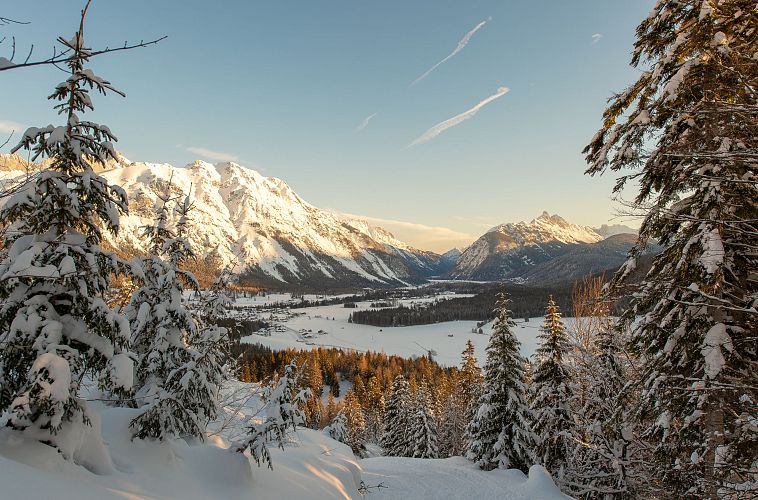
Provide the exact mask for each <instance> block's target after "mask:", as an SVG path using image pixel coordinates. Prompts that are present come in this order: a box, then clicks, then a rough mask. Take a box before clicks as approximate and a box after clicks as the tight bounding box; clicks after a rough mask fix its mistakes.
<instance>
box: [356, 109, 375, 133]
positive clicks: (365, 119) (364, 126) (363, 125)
mask: <svg viewBox="0 0 758 500" xmlns="http://www.w3.org/2000/svg"><path fill="white" fill-rule="evenodd" d="M376 115H377V113H374V114H373V115H368V116H367V117H366V118H364V119H363V121H362V122H361V124H360V125H358V128H356V129H355V131H356V132H360V131H361V130H363V129H364V128H366V127H367V126H368V122H370V121H371V119H372V118H373V117H375V116H376Z"/></svg>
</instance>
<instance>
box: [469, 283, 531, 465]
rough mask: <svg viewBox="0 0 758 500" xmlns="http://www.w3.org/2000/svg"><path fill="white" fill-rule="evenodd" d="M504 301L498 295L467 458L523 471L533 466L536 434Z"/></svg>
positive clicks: (521, 366) (520, 358)
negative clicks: (533, 429)
mask: <svg viewBox="0 0 758 500" xmlns="http://www.w3.org/2000/svg"><path fill="white" fill-rule="evenodd" d="M508 302H509V301H508V298H507V297H506V296H505V295H504V294H500V295H499V296H498V300H497V303H496V309H495V312H496V315H497V317H496V319H495V323H494V325H493V327H492V335H491V336H490V342H489V345H488V346H487V361H486V363H485V365H484V385H483V387H482V394H481V396H480V397H479V403H478V408H477V411H476V414H475V415H474V419H473V420H472V421H471V422H470V424H469V427H468V436H469V439H470V442H469V445H468V450H467V452H466V457H467V458H468V459H469V460H473V461H474V462H475V463H476V464H477V465H478V466H479V467H480V468H482V469H485V470H491V469H495V468H498V467H501V468H515V469H521V470H523V471H526V470H527V469H528V468H529V467H530V466H531V465H532V464H533V463H534V458H533V449H534V434H533V433H532V430H531V429H530V427H529V422H530V420H531V415H530V411H529V407H528V403H527V397H526V387H525V385H524V363H525V362H526V361H525V360H524V359H523V358H522V357H521V354H519V345H520V344H519V341H518V339H516V336H515V335H514V333H513V327H514V326H515V324H514V322H513V320H512V319H511V313H510V311H509V310H508Z"/></svg>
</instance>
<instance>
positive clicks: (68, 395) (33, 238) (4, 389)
mask: <svg viewBox="0 0 758 500" xmlns="http://www.w3.org/2000/svg"><path fill="white" fill-rule="evenodd" d="M85 14H86V8H85V10H83V11H82V15H81V22H80V24H79V29H78V31H77V32H76V33H75V34H74V36H73V37H72V38H71V39H65V38H63V37H61V38H59V39H58V42H59V43H60V44H62V45H63V50H65V51H66V52H67V53H68V54H69V57H67V59H66V60H65V67H66V72H67V73H68V75H69V76H68V78H67V79H66V80H65V81H64V82H62V83H60V84H58V85H57V86H56V87H55V90H54V91H53V93H52V94H51V95H50V96H49V99H50V100H52V101H55V102H57V103H58V104H56V105H55V106H54V108H55V110H56V111H57V112H58V114H59V115H61V116H62V117H63V119H64V120H65V123H64V124H63V125H61V126H53V125H49V126H47V127H42V128H36V127H32V128H29V129H27V130H26V132H25V133H24V135H23V137H22V139H21V142H20V143H19V144H18V145H17V146H16V147H15V148H13V150H12V152H16V151H18V150H19V149H22V148H23V149H27V150H29V151H30V154H31V159H32V161H35V160H37V159H41V158H45V157H47V158H50V160H51V163H50V165H49V167H48V168H47V169H45V170H43V171H41V172H40V173H39V175H37V176H35V178H34V179H33V180H32V181H31V182H30V183H28V184H26V185H25V186H23V188H22V189H20V190H19V191H18V192H16V193H15V194H14V195H13V196H11V197H10V199H8V200H7V203H6V204H5V205H4V206H3V208H2V210H1V211H0V219H2V221H3V224H4V225H6V231H4V235H3V238H4V240H3V247H4V249H5V251H4V252H3V253H4V258H3V260H2V262H0V344H1V345H2V349H0V412H2V420H3V421H5V422H7V425H9V426H10V427H12V428H14V429H18V430H24V431H26V432H27V433H28V434H29V435H30V436H34V437H36V438H38V439H39V440H40V441H43V442H45V443H48V444H50V445H52V446H56V447H58V449H59V450H60V451H61V453H62V454H63V455H64V456H65V457H67V458H70V457H71V454H72V452H73V450H71V449H69V448H67V447H64V446H63V444H62V442H61V441H59V440H58V439H57V436H59V435H60V434H62V433H63V434H65V430H66V429H69V428H72V427H74V426H76V425H77V424H88V423H89V419H88V416H87V409H86V405H85V403H84V401H83V400H81V399H80V398H79V385H80V382H81V380H82V378H83V376H84V374H85V373H87V374H90V375H92V376H94V377H95V378H96V379H97V381H98V384H99V386H100V389H101V390H103V391H108V392H111V393H125V392H126V391H128V390H130V388H131V384H132V361H131V356H130V354H129V352H128V349H129V325H128V323H127V321H126V319H125V318H123V317H122V316H120V315H119V314H117V313H116V312H114V311H113V310H111V309H110V308H109V307H108V305H107V304H106V301H105V297H106V294H107V293H108V290H109V283H110V278H111V275H112V274H113V273H115V272H117V271H119V270H122V269H123V268H122V267H120V264H119V261H117V259H116V257H115V256H114V255H112V254H110V253H107V252H105V251H103V250H102V248H101V247H100V243H101V241H102V231H103V229H104V230H105V231H107V232H109V233H111V234H113V235H115V234H116V233H117V232H118V229H119V215H120V214H122V213H125V212H126V210H127V199H126V194H125V193H124V191H123V190H122V189H120V188H119V187H117V186H111V185H109V184H108V182H107V181H106V180H105V178H103V177H102V176H100V175H98V174H96V173H95V172H94V170H93V166H94V165H95V164H104V163H105V162H106V161H108V160H110V159H115V158H116V156H117V155H116V151H115V149H114V147H113V142H114V141H115V140H116V138H115V136H114V135H113V134H112V133H111V131H110V129H109V128H108V127H106V126H104V125H98V124H96V123H93V122H90V121H86V120H82V119H81V118H80V115H81V114H83V113H85V112H87V111H91V110H93V109H94V108H93V105H92V98H91V95H90V92H91V91H93V90H94V91H96V92H97V93H100V94H106V93H109V92H114V93H116V94H119V95H122V96H123V95H124V94H123V93H121V92H119V91H118V90H116V89H115V88H114V87H113V86H112V85H111V84H110V82H108V81H107V80H104V79H102V78H100V77H98V76H96V75H95V74H93V73H92V71H91V70H89V69H87V68H85V65H86V64H87V63H88V62H89V58H90V56H91V50H90V49H89V48H87V47H86V46H85V42H84V19H85ZM69 441H71V440H69Z"/></svg>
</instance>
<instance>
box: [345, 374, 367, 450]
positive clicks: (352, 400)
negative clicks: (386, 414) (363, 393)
mask: <svg viewBox="0 0 758 500" xmlns="http://www.w3.org/2000/svg"><path fill="white" fill-rule="evenodd" d="M342 411H343V412H344V413H345V419H346V423H347V434H348V444H349V445H350V448H352V449H353V453H355V454H356V455H358V456H361V455H363V453H364V452H365V450H366V418H365V416H364V414H363V408H361V404H360V402H359V401H358V397H357V396H356V394H355V392H353V391H352V389H351V390H349V391H347V394H345V405H344V407H343V409H342Z"/></svg>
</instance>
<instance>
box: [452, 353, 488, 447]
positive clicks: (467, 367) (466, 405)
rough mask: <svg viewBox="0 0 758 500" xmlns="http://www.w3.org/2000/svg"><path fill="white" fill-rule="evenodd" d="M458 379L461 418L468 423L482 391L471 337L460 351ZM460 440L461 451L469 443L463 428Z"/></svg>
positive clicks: (472, 417) (480, 376) (472, 416)
mask: <svg viewBox="0 0 758 500" xmlns="http://www.w3.org/2000/svg"><path fill="white" fill-rule="evenodd" d="M458 381H459V386H458V395H457V399H459V401H458V404H459V405H460V406H462V410H463V419H464V421H465V422H466V423H467V424H468V422H471V421H472V420H474V415H475V414H476V411H477V409H478V403H479V396H480V395H481V391H482V369H481V368H479V365H478V364H477V360H476V354H475V352H474V343H473V342H471V339H469V340H467V341H466V348H465V349H464V350H463V352H462V353H461V371H460V378H459V379H458ZM462 440H463V442H462V448H461V451H463V450H465V449H466V448H467V447H468V443H469V437H468V431H467V430H465V429H464V431H463V434H462Z"/></svg>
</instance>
